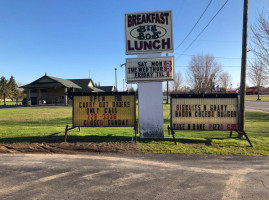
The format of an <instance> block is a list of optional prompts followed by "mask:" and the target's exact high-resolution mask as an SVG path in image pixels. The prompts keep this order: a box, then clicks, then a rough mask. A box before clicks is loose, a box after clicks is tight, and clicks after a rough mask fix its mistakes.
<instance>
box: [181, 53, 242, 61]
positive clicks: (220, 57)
mask: <svg viewBox="0 0 269 200" xmlns="http://www.w3.org/2000/svg"><path fill="white" fill-rule="evenodd" d="M180 55H182V56H190V57H191V56H196V55H191V54H180ZM214 58H220V59H231V60H233V59H234V60H237V59H238V60H240V59H241V58H231V57H222V56H214Z"/></svg>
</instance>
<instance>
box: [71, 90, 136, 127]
mask: <svg viewBox="0 0 269 200" xmlns="http://www.w3.org/2000/svg"><path fill="white" fill-rule="evenodd" d="M72 95H73V101H72V128H76V127H79V128H80V127H87V128H105V127H110V128H111V127H134V128H136V124H137V122H136V94H135V92H73V93H72ZM117 95H124V96H133V98H134V106H133V109H134V116H133V117H134V125H128V126H114V125H113V126H75V119H74V112H75V108H74V97H75V96H117Z"/></svg>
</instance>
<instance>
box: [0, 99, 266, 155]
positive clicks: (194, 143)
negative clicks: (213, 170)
mask: <svg viewBox="0 0 269 200" xmlns="http://www.w3.org/2000/svg"><path fill="white" fill-rule="evenodd" d="M169 106H170V105H169V104H168V105H167V104H164V127H165V138H164V139H159V140H149V139H146V140H142V139H138V143H137V146H138V148H139V150H140V151H141V152H143V153H180V154H220V155H252V156H253V155H255V156H261V155H264V156H269V114H268V113H260V112H259V113H258V112H257V113H256V112H247V113H246V123H245V124H246V127H245V130H246V132H247V134H248V136H249V138H250V140H251V142H252V144H253V146H254V147H253V148H251V147H249V144H248V142H247V141H246V140H245V139H239V138H229V132H223V131H176V134H175V136H176V140H177V142H178V145H177V146H176V145H174V144H173V141H172V138H171V136H169V135H168V131H167V125H168V124H169V118H170V117H169V116H170V113H169V108H170V107H169ZM137 110H138V109H137ZM67 124H68V125H69V126H71V124H72V108H71V107H59V108H52V107H51V108H50V107H37V108H13V109H1V110H0V143H16V142H62V141H63V139H64V129H65V126H66V125H67ZM236 135H237V134H236V133H234V134H233V136H236ZM133 136H134V130H133V128H82V130H81V132H79V131H78V129H73V130H70V131H69V132H68V141H69V142H89V141H91V142H109V141H111V142H115V141H119V142H124V141H131V139H132V137H133Z"/></svg>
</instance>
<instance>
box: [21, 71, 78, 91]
mask: <svg viewBox="0 0 269 200" xmlns="http://www.w3.org/2000/svg"><path fill="white" fill-rule="evenodd" d="M57 87H58V88H59V87H66V88H76V89H81V87H80V86H78V85H77V84H75V83H73V82H72V81H70V80H67V79H61V78H56V77H52V76H47V74H45V75H44V76H42V77H41V78H39V79H37V80H35V81H33V82H32V83H29V84H27V85H23V86H21V87H20V88H29V89H32V88H57Z"/></svg>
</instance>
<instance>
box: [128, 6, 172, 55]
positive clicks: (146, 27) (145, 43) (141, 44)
mask: <svg viewBox="0 0 269 200" xmlns="http://www.w3.org/2000/svg"><path fill="white" fill-rule="evenodd" d="M172 33H173V31H172V11H154V12H142V13H127V14H125V48H126V50H125V53H126V55H131V54H141V53H172V52H173V51H174V47H173V35H172Z"/></svg>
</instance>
